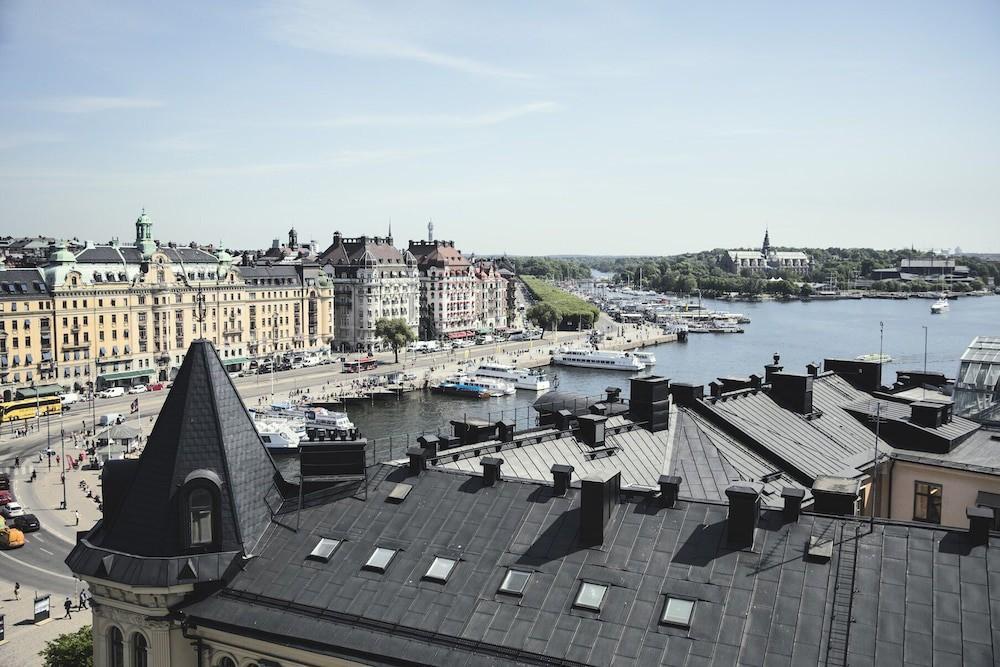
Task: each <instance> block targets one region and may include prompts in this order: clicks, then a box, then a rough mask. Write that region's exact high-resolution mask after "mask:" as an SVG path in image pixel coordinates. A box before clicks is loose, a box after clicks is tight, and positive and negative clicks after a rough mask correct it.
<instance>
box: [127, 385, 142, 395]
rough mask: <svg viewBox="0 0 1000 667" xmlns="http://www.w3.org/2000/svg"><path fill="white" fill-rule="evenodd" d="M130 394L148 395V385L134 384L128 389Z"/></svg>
mask: <svg viewBox="0 0 1000 667" xmlns="http://www.w3.org/2000/svg"><path fill="white" fill-rule="evenodd" d="M128 393H130V394H144V393H146V385H144V384H134V385H132V386H131V387H129V388H128Z"/></svg>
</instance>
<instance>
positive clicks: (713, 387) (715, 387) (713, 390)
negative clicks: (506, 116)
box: [708, 380, 722, 398]
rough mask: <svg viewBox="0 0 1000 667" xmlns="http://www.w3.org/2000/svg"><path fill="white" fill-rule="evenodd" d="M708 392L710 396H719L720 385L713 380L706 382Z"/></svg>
mask: <svg viewBox="0 0 1000 667" xmlns="http://www.w3.org/2000/svg"><path fill="white" fill-rule="evenodd" d="M708 393H709V394H710V395H711V396H712V398H719V397H720V396H722V385H721V384H719V383H718V382H716V381H715V380H712V381H711V382H709V383H708Z"/></svg>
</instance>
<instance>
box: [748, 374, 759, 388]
mask: <svg viewBox="0 0 1000 667" xmlns="http://www.w3.org/2000/svg"><path fill="white" fill-rule="evenodd" d="M760 384H761V377H760V376H759V375H757V374H756V373H753V374H751V375H750V388H751V389H760Z"/></svg>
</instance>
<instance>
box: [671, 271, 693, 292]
mask: <svg viewBox="0 0 1000 667" xmlns="http://www.w3.org/2000/svg"><path fill="white" fill-rule="evenodd" d="M696 289H698V281H697V280H695V278H694V276H691V275H687V276H681V277H680V278H678V279H677V282H676V283H675V284H674V291H676V292H680V293H681V294H690V293H691V292H693V291H695V290H696Z"/></svg>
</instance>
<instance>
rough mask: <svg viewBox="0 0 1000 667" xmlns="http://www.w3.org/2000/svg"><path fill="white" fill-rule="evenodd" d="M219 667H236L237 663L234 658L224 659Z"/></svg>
mask: <svg viewBox="0 0 1000 667" xmlns="http://www.w3.org/2000/svg"><path fill="white" fill-rule="evenodd" d="M218 667H236V663H235V662H233V659H232V658H223V659H222V660H220V661H219V664H218Z"/></svg>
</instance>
